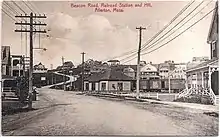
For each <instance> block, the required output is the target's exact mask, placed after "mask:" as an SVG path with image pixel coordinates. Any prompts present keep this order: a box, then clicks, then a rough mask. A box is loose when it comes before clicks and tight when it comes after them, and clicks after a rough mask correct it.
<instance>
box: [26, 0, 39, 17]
mask: <svg viewBox="0 0 220 137" xmlns="http://www.w3.org/2000/svg"><path fill="white" fill-rule="evenodd" d="M26 2H27V3H28V4H29V5H30V7H32V9H34V10H35V11H37V13H38V14H40V13H39V10H38V9H37V7H36V6H34V4H32V3H31V1H26Z"/></svg>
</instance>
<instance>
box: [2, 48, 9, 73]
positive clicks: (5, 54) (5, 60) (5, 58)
mask: <svg viewBox="0 0 220 137" xmlns="http://www.w3.org/2000/svg"><path fill="white" fill-rule="evenodd" d="M1 53H2V54H1V60H2V66H1V67H2V71H1V73H2V75H3V76H9V75H11V58H10V56H11V55H10V46H2V51H1Z"/></svg>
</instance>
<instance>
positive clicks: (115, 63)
mask: <svg viewBox="0 0 220 137" xmlns="http://www.w3.org/2000/svg"><path fill="white" fill-rule="evenodd" d="M108 64H109V65H119V64H120V61H119V60H109V61H108Z"/></svg>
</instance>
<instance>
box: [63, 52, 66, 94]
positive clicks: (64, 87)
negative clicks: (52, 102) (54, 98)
mask: <svg viewBox="0 0 220 137" xmlns="http://www.w3.org/2000/svg"><path fill="white" fill-rule="evenodd" d="M62 64H63V67H62V70H63V74H64V57H63V56H62ZM65 81H66V74H64V75H63V90H64V91H65V90H66V82H65Z"/></svg>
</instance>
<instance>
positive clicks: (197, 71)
mask: <svg viewBox="0 0 220 137" xmlns="http://www.w3.org/2000/svg"><path fill="white" fill-rule="evenodd" d="M216 6H217V8H216V9H215V10H214V13H213V17H212V22H211V25H210V30H209V34H208V39H207V43H208V44H209V46H210V49H211V53H210V60H209V61H205V62H203V63H200V64H198V65H196V66H194V67H191V68H188V69H187V71H186V75H187V83H188V87H189V88H190V87H191V88H195V89H199V88H204V89H208V90H209V91H210V92H212V91H213V93H214V94H215V95H218V94H219V87H218V84H219V77H218V69H219V67H218V66H219V54H218V49H219V44H218V43H219V42H218V41H219V39H218V18H219V16H218V3H216Z"/></svg>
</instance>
